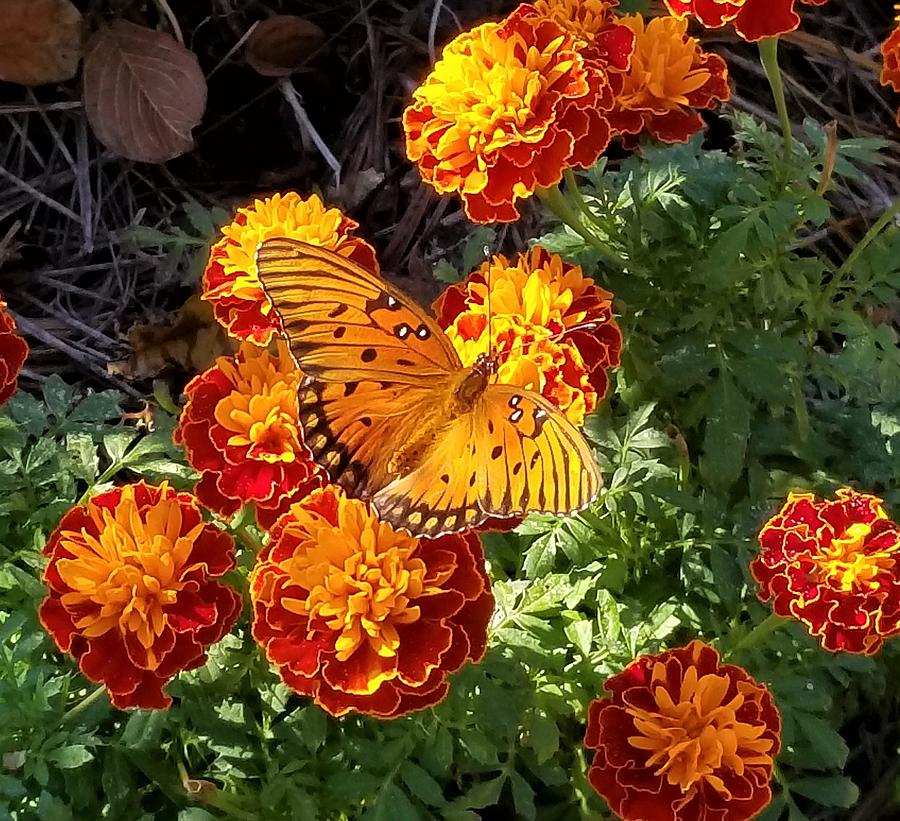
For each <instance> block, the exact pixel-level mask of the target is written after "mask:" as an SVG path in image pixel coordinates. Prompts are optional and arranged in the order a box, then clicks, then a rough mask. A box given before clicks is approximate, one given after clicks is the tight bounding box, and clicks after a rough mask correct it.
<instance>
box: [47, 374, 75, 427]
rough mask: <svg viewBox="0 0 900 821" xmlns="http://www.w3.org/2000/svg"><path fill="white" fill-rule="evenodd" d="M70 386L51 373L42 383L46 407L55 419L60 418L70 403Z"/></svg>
mask: <svg viewBox="0 0 900 821" xmlns="http://www.w3.org/2000/svg"><path fill="white" fill-rule="evenodd" d="M72 393H73V391H72V388H71V386H70V385H67V384H66V383H65V382H64V381H63V380H62V379H61V378H60V377H59V376H58V375H57V374H55V373H54V374H51V375H50V377H48V379H47V381H46V382H45V383H44V387H43V394H44V402H46V403H47V409H48V410H49V411H50V413H52V414H53V415H54V416H55V417H56V419H57V421H58V420H60V419H62V418H63V417H64V416H65V415H66V412H67V411H68V410H69V405H71V404H72Z"/></svg>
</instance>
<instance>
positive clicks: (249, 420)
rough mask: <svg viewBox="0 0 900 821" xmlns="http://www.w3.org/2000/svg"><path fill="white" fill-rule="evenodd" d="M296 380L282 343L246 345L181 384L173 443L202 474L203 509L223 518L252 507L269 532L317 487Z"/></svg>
mask: <svg viewBox="0 0 900 821" xmlns="http://www.w3.org/2000/svg"><path fill="white" fill-rule="evenodd" d="M301 376H302V375H301V373H300V371H298V370H297V366H296V364H295V363H294V360H293V358H292V357H291V355H290V352H289V351H288V349H287V345H286V344H285V343H284V342H282V341H280V340H279V341H278V342H277V343H276V353H274V354H273V353H270V352H269V351H268V350H267V349H265V348H258V347H256V346H255V345H252V344H250V343H246V342H245V343H244V344H243V345H241V348H240V350H239V351H238V353H237V354H236V355H235V356H233V357H231V356H223V357H219V359H217V360H216V363H215V364H214V365H213V366H212V367H211V368H209V369H208V370H206V371H204V372H203V373H201V374H199V375H198V376H195V377H194V378H193V379H192V380H191V381H190V382H189V383H188V385H187V387H186V388H185V389H184V392H185V394H186V396H187V402H186V403H185V405H184V407H183V408H182V411H181V418H180V419H179V421H178V427H177V428H176V429H175V433H174V436H173V438H174V440H175V442H176V443H178V444H181V445H184V447H185V450H186V452H187V458H188V462H189V463H190V464H191V465H192V466H193V467H194V468H195V469H196V470H199V471H200V472H201V474H202V475H201V478H200V481H199V482H198V483H197V486H196V487H195V488H194V492H195V493H196V494H197V496H198V497H199V498H200V501H202V502H203V504H204V505H206V506H207V507H208V508H210V509H211V510H214V511H216V512H217V513H219V514H221V515H223V516H230V515H231V514H233V513H235V512H236V511H237V510H238V509H239V508H240V507H241V506H242V505H245V504H248V503H253V504H254V505H255V507H256V519H257V521H258V522H259V524H260V526H261V527H269V526H270V525H271V524H272V523H273V522H274V521H275V519H276V518H278V516H279V515H280V514H281V513H283V512H284V511H286V510H287V509H288V507H289V506H290V505H291V503H292V502H296V501H297V500H298V499H299V498H301V497H302V496H304V495H305V494H306V493H308V492H309V491H310V490H312V489H314V488H317V487H321V485H322V481H323V475H322V473H321V471H320V470H319V468H318V466H317V465H316V464H315V463H314V462H313V461H312V456H311V454H310V453H309V451H308V450H307V448H306V446H305V445H304V444H303V429H302V427H301V425H300V421H299V417H298V413H299V407H298V399H297V390H298V388H299V385H300V379H301Z"/></svg>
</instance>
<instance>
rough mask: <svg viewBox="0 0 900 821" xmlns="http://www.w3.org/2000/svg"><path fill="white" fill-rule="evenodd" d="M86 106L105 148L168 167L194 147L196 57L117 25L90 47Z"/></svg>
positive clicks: (202, 86)
mask: <svg viewBox="0 0 900 821" xmlns="http://www.w3.org/2000/svg"><path fill="white" fill-rule="evenodd" d="M83 98H84V108H85V113H86V114H87V118H88V121H89V122H90V124H91V126H92V127H93V129H94V133H95V134H96V135H97V139H99V140H100V142H102V143H103V144H104V145H105V146H106V147H107V148H109V149H111V150H113V151H115V152H116V153H117V154H121V155H122V156H123V157H126V158H128V159H130V160H140V161H142V162H155V163H159V162H165V161H166V160H170V159H172V158H173V157H177V156H178V155H179V154H184V153H185V152H186V151H190V150H191V148H193V146H194V140H193V137H192V136H191V129H192V128H193V127H194V126H196V125H197V123H199V122H200V119H201V117H202V116H203V111H204V109H205V108H206V79H205V78H204V77H203V72H202V71H201V70H200V64H199V63H198V62H197V58H196V56H195V55H194V54H193V53H192V52H190V51H188V49H186V48H185V47H184V46H182V45H181V44H180V43H179V42H178V41H177V40H175V38H174V37H172V36H170V35H168V34H165V33H163V32H161V31H154V30H153V29H149V28H145V27H144V26H137V25H135V24H134V23H129V22H128V21H126V20H115V21H114V22H113V23H112V24H111V25H109V26H105V27H104V28H102V29H100V31H98V32H97V33H96V34H95V35H94V36H93V37H92V38H91V41H90V43H89V44H88V49H87V56H86V57H85V59H84V92H83Z"/></svg>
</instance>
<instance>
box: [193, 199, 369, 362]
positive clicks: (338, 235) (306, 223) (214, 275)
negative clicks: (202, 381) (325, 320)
mask: <svg viewBox="0 0 900 821" xmlns="http://www.w3.org/2000/svg"><path fill="white" fill-rule="evenodd" d="M358 227H359V226H358V223H356V222H354V221H353V220H352V219H350V218H349V217H347V216H345V215H344V214H343V213H341V211H340V210H339V209H337V208H328V207H326V206H325V204H324V203H323V202H322V200H321V199H319V197H317V196H316V195H315V194H313V195H312V196H310V197H308V198H307V199H303V198H302V197H301V196H300V195H299V194H297V193H295V192H293V191H290V192H288V193H286V194H275V195H274V196H271V197H266V198H265V199H261V200H255V201H254V202H253V204H252V205H249V206H247V207H245V208H239V209H238V211H237V215H236V216H235V219H234V222H232V223H231V224H230V225H226V226H225V227H224V228H223V229H222V239H220V240H219V241H218V242H216V244H215V245H213V247H212V249H211V250H210V255H209V263H208V264H207V266H206V270H205V271H204V273H203V299H205V300H207V301H208V302H209V303H210V304H211V305H212V307H213V313H214V314H215V317H216V319H217V320H218V321H219V323H221V325H222V326H223V327H224V328H225V329H226V330H227V331H228V333H229V334H230V335H231V336H233V337H234V338H235V339H240V340H244V341H247V342H252V343H254V344H256V345H262V346H265V345H268V344H269V342H270V341H271V340H272V338H273V336H274V335H275V334H276V333H277V332H278V331H279V328H278V324H277V323H278V320H277V318H276V317H275V315H274V314H273V312H272V306H271V305H270V304H269V301H268V300H267V299H266V296H265V294H264V293H263V289H262V285H261V284H260V281H259V277H258V275H257V271H256V249H257V248H258V247H259V244H260V243H261V242H262V241H263V240H266V239H271V238H272V237H287V238H288V239H295V240H300V241H301V242H308V243H310V244H311V245H319V246H321V247H323V248H328V249H329V250H331V251H334V252H335V253H338V254H340V255H341V256H344V257H347V258H349V259H352V260H353V261H354V262H357V263H359V264H360V265H362V266H363V267H365V268H368V269H369V270H371V271H377V270H378V262H377V260H376V259H375V249H374V248H372V246H371V245H369V244H368V243H367V242H365V240H362V239H359V238H358V237H354V236H351V235H352V232H353V231H354V229H356V228H358Z"/></svg>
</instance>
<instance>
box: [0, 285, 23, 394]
mask: <svg viewBox="0 0 900 821" xmlns="http://www.w3.org/2000/svg"><path fill="white" fill-rule="evenodd" d="M27 358H28V345H27V343H26V342H25V340H24V339H22V337H21V336H19V334H18V333H17V331H16V323H15V320H14V319H13V318H12V317H11V316H10V315H9V314H8V313H7V312H6V303H5V302H4V301H3V299H2V298H0V405H2V404H3V403H4V402H5V401H6V400H7V399H9V397H10V396H12V395H13V394H14V393H15V392H16V387H18V381H19V371H21V370H22V366H23V365H24V364H25V360H26V359H27Z"/></svg>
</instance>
